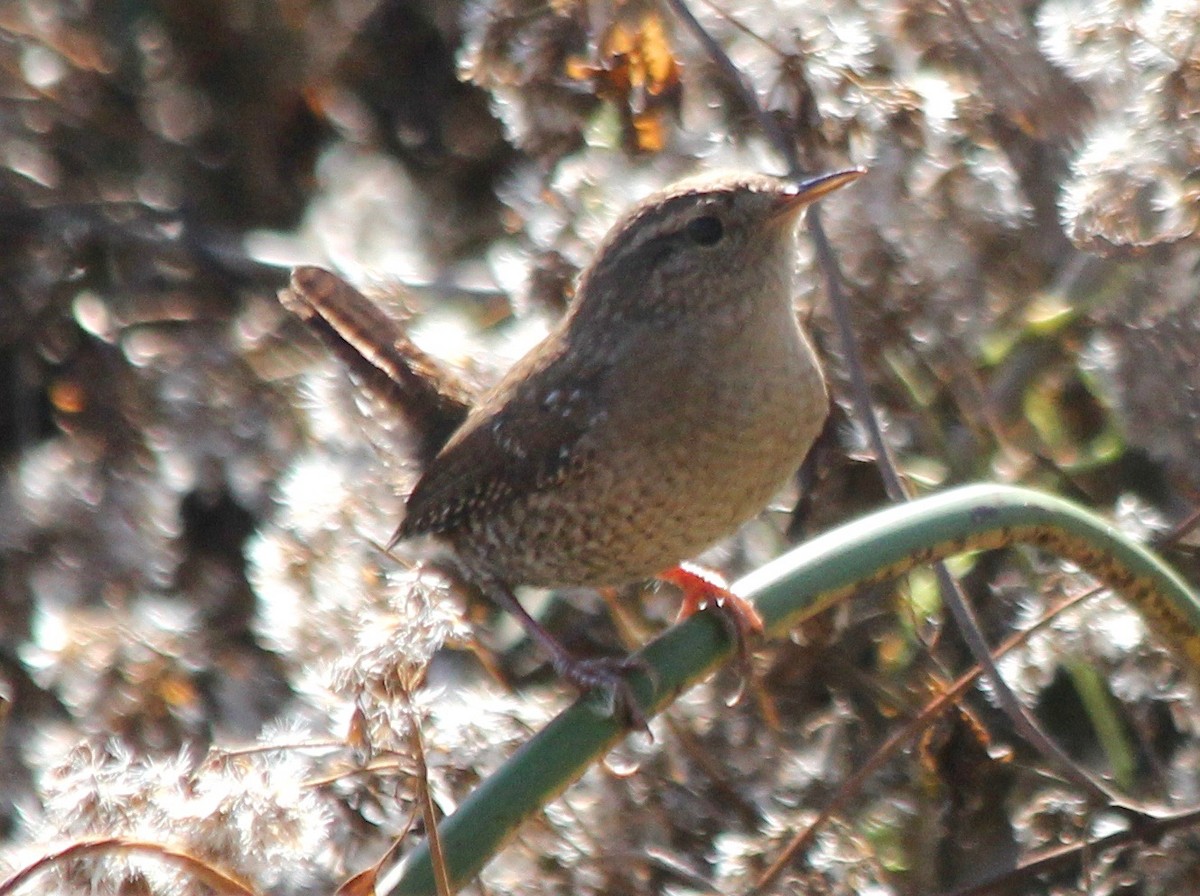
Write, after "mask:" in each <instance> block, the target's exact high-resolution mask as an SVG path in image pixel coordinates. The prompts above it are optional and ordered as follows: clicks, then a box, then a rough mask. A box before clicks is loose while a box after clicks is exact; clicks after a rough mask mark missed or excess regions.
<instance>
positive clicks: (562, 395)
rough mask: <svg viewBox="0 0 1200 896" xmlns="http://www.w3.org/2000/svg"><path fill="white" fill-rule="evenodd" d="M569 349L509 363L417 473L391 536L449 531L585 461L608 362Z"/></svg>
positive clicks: (546, 485) (539, 487)
mask: <svg viewBox="0 0 1200 896" xmlns="http://www.w3.org/2000/svg"><path fill="white" fill-rule="evenodd" d="M571 354H572V353H567V352H565V351H559V352H541V353H538V354H537V355H531V356H527V357H526V358H525V359H523V360H522V361H520V362H518V363H517V365H516V366H515V367H514V368H513V369H512V370H510V371H509V373H508V375H507V376H505V377H504V379H503V380H502V381H501V382H500V383H499V384H498V385H497V386H496V388H495V389H494V390H493V391H492V393H490V394H489V395H488V396H486V397H485V398H484V399H483V400H482V401H481V402H480V405H479V409H478V410H477V411H474V412H472V414H471V415H470V416H469V417H468V418H467V421H466V422H465V423H464V424H463V426H462V428H461V429H459V431H458V432H456V433H455V434H454V436H453V438H451V440H450V441H449V442H448V443H447V444H446V447H445V448H443V449H442V451H441V452H440V453H439V454H438V455H437V457H435V458H434V459H433V461H432V463H431V464H430V465H429V467H428V468H427V469H426V470H425V472H424V474H423V475H422V476H421V478H420V479H419V480H418V481H417V484H416V487H415V488H414V489H413V491H412V494H411V495H409V498H408V502H407V503H406V505H405V517H404V521H403V522H402V523H401V524H400V527H399V529H397V530H396V535H395V537H394V538H393V542H395V541H399V540H401V539H404V538H410V537H412V536H416V535H422V534H437V533H445V532H450V531H452V530H454V529H456V528H458V527H460V526H462V525H463V524H464V523H466V522H467V521H468V520H469V519H471V518H472V516H474V515H475V514H480V513H494V512H496V510H497V509H498V508H501V507H503V506H504V505H505V504H507V503H508V502H509V501H512V500H513V499H514V498H515V497H519V496H520V495H523V494H527V493H529V492H531V491H540V490H542V489H545V488H549V487H550V486H552V485H554V484H555V483H557V482H560V481H561V480H562V478H563V477H565V476H566V475H568V474H569V473H570V471H571V470H572V469H577V468H578V467H579V466H580V465H581V464H585V463H586V462H587V447H586V445H587V441H588V440H587V439H586V438H585V436H586V435H587V434H588V432H589V431H591V430H592V428H593V427H594V426H596V424H597V423H599V422H600V419H601V416H602V413H603V412H602V410H601V407H602V401H601V394H600V393H601V391H602V389H603V387H604V380H605V379H606V375H607V369H608V365H607V364H604V363H597V362H594V361H593V362H581V361H580V359H579V358H578V357H575V358H572V356H571Z"/></svg>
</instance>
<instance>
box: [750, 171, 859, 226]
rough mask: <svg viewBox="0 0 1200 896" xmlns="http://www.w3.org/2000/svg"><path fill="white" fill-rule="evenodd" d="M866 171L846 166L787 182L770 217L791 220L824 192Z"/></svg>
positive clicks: (834, 188)
mask: <svg viewBox="0 0 1200 896" xmlns="http://www.w3.org/2000/svg"><path fill="white" fill-rule="evenodd" d="M866 173H867V171H866V169H865V168H847V169H846V170H845V171H834V172H833V173H832V174H818V175H817V176H816V177H810V178H809V179H808V180H802V181H800V183H798V184H789V185H788V186H787V187H786V188H785V190H784V192H783V195H781V196H780V201H779V210H778V211H776V212H774V213H773V214H772V215H771V218H772V219H774V220H779V221H790V220H793V219H794V218H795V216H796V215H797V214H799V213H800V211H801V210H802V209H803V208H805V207H806V206H807V205H809V204H810V203H813V202H816V201H817V200H818V199H820V198H821V197H822V196H824V195H825V194H826V193H832V192H833V191H834V190H837V189H839V188H840V187H844V186H846V184H848V183H851V182H852V181H856V180H858V179H859V178H860V177H862V176H863V175H864V174H866Z"/></svg>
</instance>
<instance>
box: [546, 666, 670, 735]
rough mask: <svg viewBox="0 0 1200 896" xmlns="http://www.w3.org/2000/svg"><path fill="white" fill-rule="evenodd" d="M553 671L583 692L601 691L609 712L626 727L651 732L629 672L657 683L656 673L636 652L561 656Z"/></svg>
mask: <svg viewBox="0 0 1200 896" xmlns="http://www.w3.org/2000/svg"><path fill="white" fill-rule="evenodd" d="M555 671H557V672H558V674H559V675H561V676H562V677H563V678H565V679H566V680H567V681H569V682H570V683H571V684H573V685H575V687H577V688H579V690H581V691H583V692H584V693H585V694H586V693H595V692H598V693H600V694H602V695H603V696H604V698H605V700H606V701H607V703H608V705H609V707H610V712H611V713H612V715H613V716H614V717H615V718H617V719H619V720H620V722H621V723H622V724H623V725H624V726H625V727H626V728H628V729H630V730H631V731H644V732H645V733H646V734H649V733H650V726H649V724H648V723H647V721H646V714H645V713H644V712H643V710H642V706H641V704H640V703H639V702H638V699H637V695H636V694H635V693H634V691H633V687H632V686H631V685H630V681H629V679H630V676H631V675H635V674H642V675H645V676H646V677H648V678H649V679H650V680H651V682H653V683H655V684H657V680H658V676H657V675H656V674H655V671H654V668H653V667H652V666H651V665H650V664H649V663H647V662H646V661H645V660H643V659H641V658H640V657H636V656H629V657H625V658H624V659H619V658H617V657H599V658H596V659H586V660H581V659H575V658H566V657H563V658H562V660H561V661H560V662H556V663H555Z"/></svg>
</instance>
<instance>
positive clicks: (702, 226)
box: [687, 215, 725, 246]
mask: <svg viewBox="0 0 1200 896" xmlns="http://www.w3.org/2000/svg"><path fill="white" fill-rule="evenodd" d="M687 235H688V236H689V237H690V238H691V240H692V242H693V243H695V244H696V245H697V246H715V245H716V244H717V243H719V242H720V241H721V237H723V236H724V235H725V225H724V224H722V223H721V219H720V218H717V217H714V216H713V215H701V216H700V217H699V218H693V219H692V220H691V221H688V224H687Z"/></svg>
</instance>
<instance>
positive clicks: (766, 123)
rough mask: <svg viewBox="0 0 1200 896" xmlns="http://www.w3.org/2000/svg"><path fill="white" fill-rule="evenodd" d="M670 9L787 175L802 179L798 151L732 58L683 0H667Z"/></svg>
mask: <svg viewBox="0 0 1200 896" xmlns="http://www.w3.org/2000/svg"><path fill="white" fill-rule="evenodd" d="M666 2H667V6H668V7H670V8H671V10H672V11H673V12H674V13H675V15H676V16H678V17H679V18H680V19H681V20H682V21H683V24H684V26H685V27H686V28H687V29H688V30H689V31H690V32H692V36H693V37H695V38H696V40H698V41H699V42H700V43H701V44H703V46H704V50H705V52H706V53H708V58H709V59H710V60H711V61H712V63H713V64H714V65H715V66H716V67H717V68H718V69H720V71H721V73H722V74H723V75H724V76H725V77H726V79H727V80H728V81H729V83H730V85H731V86H732V87H733V88H734V90H735V91H736V92H737V94H738V96H740V97H741V98H742V102H743V103H745V104H746V109H747V110H748V111H749V112H750V114H751V115H753V116H754V120H755V121H756V122H757V123H758V127H759V129H760V130H761V131H762V132H763V134H764V136H766V138H767V140H768V141H769V142H770V144H771V145H772V146H774V147H775V149H776V151H778V152H779V154H780V155H782V156H783V158H784V161H785V162H787V167H788V173H789V175H790V176H792V177H797V178H798V177H800V174H801V172H800V160H799V158H798V157H797V155H796V147H795V146H794V145H793V144H792V141H791V140H789V139H788V138H787V135H786V134H785V133H784V132H783V128H781V127H780V126H779V122H777V121H776V120H775V119H774V118H772V117H771V116H770V115H768V114H767V113H766V112H765V111H764V110H763V107H762V103H760V102H759V101H758V95H757V94H756V93H755V91H754V88H753V87H751V86H750V84H749V82H748V81H747V80H746V79H745V77H744V76H743V75H742V72H741V70H740V69H739V68H738V67H737V66H736V65H734V64H733V60H732V59H730V58H729V54H728V53H726V52H725V51H724V50H723V49H722V48H721V45H720V44H719V43H717V42H716V40H715V39H714V38H713V36H712V35H711V34H709V33H708V32H707V31H706V30H705V29H704V26H703V25H701V24H700V20H699V19H697V18H696V17H695V15H693V14H692V11H691V9H689V8H688V5H687V4H686V3H684V2H683V0H666Z"/></svg>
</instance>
